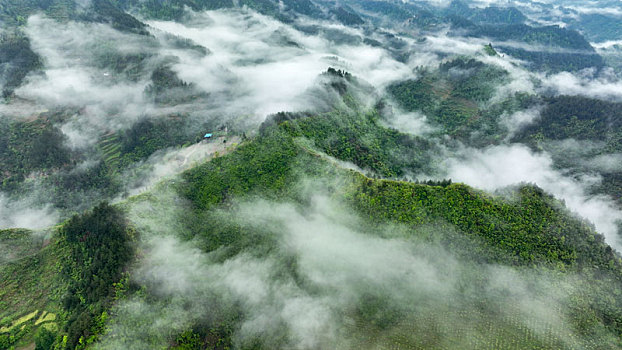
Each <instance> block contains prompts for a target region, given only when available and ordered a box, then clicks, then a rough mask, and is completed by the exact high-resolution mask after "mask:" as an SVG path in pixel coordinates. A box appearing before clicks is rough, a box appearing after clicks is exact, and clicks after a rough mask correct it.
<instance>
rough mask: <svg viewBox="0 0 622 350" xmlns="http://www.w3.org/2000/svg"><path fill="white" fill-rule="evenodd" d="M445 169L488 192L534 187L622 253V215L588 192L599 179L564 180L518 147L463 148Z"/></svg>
mask: <svg viewBox="0 0 622 350" xmlns="http://www.w3.org/2000/svg"><path fill="white" fill-rule="evenodd" d="M444 166H445V167H446V169H447V176H449V177H451V178H452V179H454V180H455V181H460V182H464V183H467V184H469V185H471V186H474V187H477V188H482V189H485V190H489V191H495V190H497V189H501V188H504V187H508V186H511V185H514V184H518V183H524V182H528V183H534V184H536V185H538V186H539V187H541V188H542V189H544V190H545V191H547V192H549V193H551V194H553V195H554V196H555V197H557V198H559V199H562V200H564V202H565V203H566V206H567V207H568V208H569V209H570V210H572V211H574V212H576V213H577V214H579V215H580V216H582V217H584V218H586V219H588V220H590V221H591V222H593V223H594V225H595V226H596V230H597V231H598V232H599V233H601V234H603V235H604V236H605V239H606V241H607V243H609V244H610V245H611V246H612V247H614V248H616V249H617V250H618V251H621V250H622V241H621V240H620V236H619V233H618V226H617V225H618V222H619V221H620V220H622V212H621V211H620V210H619V209H618V208H617V206H616V204H615V202H614V201H613V199H611V198H610V197H608V196H605V195H591V194H590V193H589V192H588V189H589V188H590V187H592V186H594V185H597V184H598V183H599V181H600V179H599V178H598V177H593V176H587V177H585V176H584V177H580V178H574V177H570V176H566V175H565V174H564V173H563V172H562V171H561V170H557V169H555V167H554V164H553V159H552V158H551V157H550V156H549V155H548V154H546V153H534V152H532V151H531V150H530V149H529V148H528V147H526V146H524V145H521V144H512V145H500V146H492V147H488V148H485V149H482V150H478V149H472V148H465V149H463V150H462V151H461V152H460V153H459V154H457V155H450V156H449V157H448V158H447V160H445V162H444Z"/></svg>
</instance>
